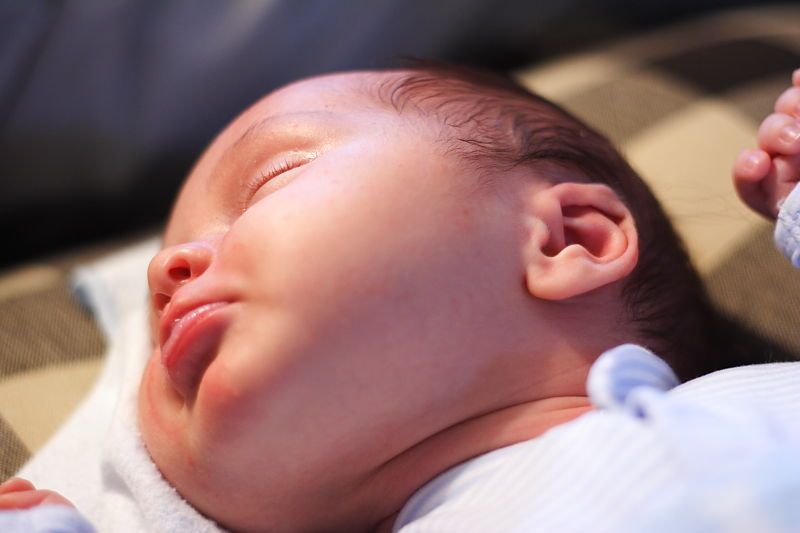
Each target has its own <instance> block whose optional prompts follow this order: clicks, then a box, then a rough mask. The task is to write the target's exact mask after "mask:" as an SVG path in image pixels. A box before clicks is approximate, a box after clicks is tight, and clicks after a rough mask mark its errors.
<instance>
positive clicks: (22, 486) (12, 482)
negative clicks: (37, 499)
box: [0, 477, 35, 495]
mask: <svg viewBox="0 0 800 533" xmlns="http://www.w3.org/2000/svg"><path fill="white" fill-rule="evenodd" d="M34 489H35V487H34V486H33V483H31V482H30V481H28V480H27V479H22V478H21V477H12V478H8V479H7V480H6V481H4V482H3V484H2V485H0V495H2V494H8V493H10V492H19V491H23V490H34Z"/></svg>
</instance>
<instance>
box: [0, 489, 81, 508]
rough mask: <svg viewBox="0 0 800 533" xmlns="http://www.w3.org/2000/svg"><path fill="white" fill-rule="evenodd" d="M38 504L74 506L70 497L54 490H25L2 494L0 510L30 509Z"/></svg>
mask: <svg viewBox="0 0 800 533" xmlns="http://www.w3.org/2000/svg"><path fill="white" fill-rule="evenodd" d="M37 505H68V506H70V507H73V505H72V503H71V502H70V501H69V500H68V499H66V498H65V497H63V496H62V495H60V494H59V493H57V492H53V491H52V490H23V491H18V492H10V493H7V494H3V495H2V496H0V510H3V509H30V508H31V507H36V506H37Z"/></svg>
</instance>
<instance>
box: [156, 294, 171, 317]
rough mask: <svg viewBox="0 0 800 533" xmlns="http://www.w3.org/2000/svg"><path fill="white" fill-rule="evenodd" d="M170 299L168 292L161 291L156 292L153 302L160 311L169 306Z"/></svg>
mask: <svg viewBox="0 0 800 533" xmlns="http://www.w3.org/2000/svg"><path fill="white" fill-rule="evenodd" d="M169 301H170V297H169V296H167V295H166V294H161V293H159V294H156V295H155V296H153V304H154V305H155V307H156V310H157V311H158V312H159V313H160V312H161V311H163V310H164V308H165V307H166V306H167V304H168V303H169Z"/></svg>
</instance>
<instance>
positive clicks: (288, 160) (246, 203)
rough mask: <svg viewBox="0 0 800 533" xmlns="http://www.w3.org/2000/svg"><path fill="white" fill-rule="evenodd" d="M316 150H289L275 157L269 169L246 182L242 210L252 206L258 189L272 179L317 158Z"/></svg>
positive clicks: (261, 171)
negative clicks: (251, 203)
mask: <svg viewBox="0 0 800 533" xmlns="http://www.w3.org/2000/svg"><path fill="white" fill-rule="evenodd" d="M316 157H317V153H316V152H288V153H285V154H281V155H280V156H278V157H277V158H273V159H272V162H271V163H270V165H269V166H268V167H267V170H259V172H258V173H257V174H256V175H255V176H254V177H252V178H250V179H249V180H248V181H247V182H246V183H245V184H244V195H243V198H242V201H241V205H240V211H241V212H244V211H245V210H247V208H248V207H250V202H251V201H252V199H253V197H254V196H255V195H256V193H257V192H258V190H259V189H260V188H261V187H263V186H264V185H265V184H266V183H268V182H269V181H271V180H272V179H274V178H276V177H278V176H280V175H281V174H283V173H285V172H289V171H290V170H294V169H296V168H298V167H301V166H303V165H305V164H308V163H310V162H311V161H313V160H314V159H316Z"/></svg>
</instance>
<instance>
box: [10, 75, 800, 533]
mask: <svg viewBox="0 0 800 533" xmlns="http://www.w3.org/2000/svg"><path fill="white" fill-rule="evenodd" d="M794 81H795V85H797V86H800V80H799V79H798V76H797V75H795V80H794ZM799 102H800V88H797V87H796V88H794V89H792V90H790V91H789V92H787V93H785V94H784V95H783V96H782V97H781V98H780V99H779V100H778V106H779V109H778V111H779V112H781V113H783V114H779V115H774V116H772V117H769V118H768V119H767V120H766V121H765V122H764V125H763V126H762V129H761V132H760V137H759V140H760V146H761V147H762V149H763V151H755V152H748V153H746V154H743V155H742V156H741V157H740V159H739V160H738V161H737V164H736V168H735V175H736V183H737V186H738V188H739V191H740V194H741V195H742V197H743V198H745V199H746V201H748V203H749V204H750V205H751V206H753V207H754V208H755V209H758V210H760V211H762V212H764V213H765V214H769V215H772V216H774V210H773V209H772V206H773V205H774V203H775V200H777V199H778V198H780V197H781V195H783V194H785V192H786V188H785V187H784V185H781V184H783V183H788V182H791V181H796V179H797V174H798V171H797V166H798V165H797V161H796V160H795V159H793V158H792V157H793V156H792V154H796V153H798V152H800V141H798V135H796V134H792V135H789V134H784V133H785V132H786V131H788V130H790V129H791V128H788V127H787V126H789V125H795V124H796V122H795V119H794V118H791V116H790V115H794V116H795V117H796V116H797V114H796V109H797V105H798V103H799ZM784 108H785V109H784ZM770 169H772V170H770ZM786 187H788V185H787V186H786ZM148 281H149V285H150V297H151V304H152V333H153V339H154V341H155V343H154V348H153V351H152V355H151V357H150V360H149V362H148V364H147V366H146V369H145V371H144V375H143V377H142V380H141V385H140V389H139V395H138V417H139V427H140V430H141V435H142V438H143V440H144V443H145V445H146V447H147V450H148V452H149V453H150V455H151V457H152V460H153V461H154V462H155V464H156V465H157V466H158V468H159V470H160V471H161V473H162V474H163V476H164V478H165V479H166V480H167V481H168V482H169V483H170V484H171V485H172V486H174V487H175V488H176V489H177V491H178V492H179V493H180V494H181V496H182V497H183V498H185V499H186V500H187V501H188V502H189V503H191V505H192V506H194V507H195V508H196V509H197V510H198V511H199V512H200V513H202V514H203V515H205V516H207V517H209V518H211V519H212V520H214V521H216V522H217V523H218V524H220V525H221V526H223V527H225V528H229V529H233V530H243V531H256V530H258V531H262V530H264V531H370V530H377V531H390V530H391V528H392V526H393V524H394V522H395V519H396V517H397V514H398V512H399V511H400V509H401V508H402V507H403V505H404V504H405V503H406V502H407V501H408V500H409V498H410V497H411V496H412V495H413V494H414V492H415V491H417V490H418V489H419V488H420V487H421V486H423V485H424V484H425V483H426V482H428V481H429V480H431V479H432V478H434V477H436V476H437V475H439V474H440V473H442V472H445V471H447V470H448V469H450V468H451V467H453V466H455V465H457V464H459V463H462V462H464V461H466V460H468V459H471V458H474V457H478V456H481V455H483V454H487V453H488V452H491V451H493V450H498V449H500V448H503V447H506V446H510V445H514V444H517V443H521V442H525V441H529V440H531V439H534V438H535V437H538V436H540V435H542V434H543V433H544V432H546V431H547V430H549V429H551V428H554V427H555V426H558V425H561V424H564V423H566V422H568V421H571V420H574V419H576V418H577V417H579V416H580V415H582V414H584V413H586V412H587V411H589V410H590V409H591V408H592V405H591V403H590V401H589V399H588V398H587V393H586V379H587V374H588V372H589V368H590V366H591V365H592V363H593V362H594V361H595V359H596V358H597V357H598V355H599V354H600V353H602V352H603V351H605V350H607V349H609V348H611V347H614V346H616V345H619V344H621V343H625V342H635V343H638V344H641V345H644V346H647V347H649V348H651V349H652V350H653V351H655V352H656V353H658V354H659V355H660V356H661V357H662V358H663V359H665V360H666V361H667V362H668V363H669V364H670V366H672V368H673V369H674V370H675V371H676V373H677V374H678V376H679V377H680V378H681V379H682V380H687V379H690V378H693V377H696V376H699V375H703V374H707V373H709V372H711V371H713V370H716V369H719V368H723V367H726V366H734V365H737V364H741V363H742V362H745V361H743V360H736V359H735V357H732V356H731V355H730V353H726V349H727V347H726V346H725V345H724V344H722V343H721V342H720V339H719V338H717V335H716V330H715V327H714V315H713V313H712V311H711V310H710V307H709V306H708V303H707V301H706V297H705V295H704V292H703V290H702V286H701V284H700V281H699V279H698V276H697V274H696V273H695V272H694V270H693V269H692V268H691V266H690V263H689V261H688V259H687V256H686V254H685V252H684V250H683V247H682V245H681V243H680V241H679V239H678V238H677V236H676V234H675V232H674V231H673V229H672V228H671V226H670V224H669V222H668V220H667V218H666V216H665V215H664V212H663V210H662V209H661V207H660V206H659V205H658V203H657V202H656V200H655V199H654V197H653V196H652V194H651V193H650V191H649V190H648V188H647V187H646V186H645V184H644V183H643V182H642V180H641V179H640V178H639V177H638V176H637V175H636V174H635V172H634V171H633V170H632V169H631V168H630V166H629V165H628V164H627V163H626V162H625V161H624V160H623V158H622V157H621V156H620V155H619V154H618V153H617V152H616V151H615V150H614V149H613V147H612V146H611V145H610V144H609V143H608V141H607V140H605V139H604V138H603V137H602V136H600V135H599V134H597V133H596V132H594V131H592V130H591V129H590V128H588V127H587V126H585V125H584V124H582V123H580V122H579V121H577V120H576V119H574V118H573V117H571V116H570V115H569V114H567V113H566V112H565V111H563V110H561V109H560V108H558V107H557V106H555V105H553V104H551V103H549V102H547V101H545V100H543V99H541V98H539V97H537V96H535V95H532V94H530V93H529V92H527V91H526V90H524V89H522V88H521V87H519V86H517V85H516V84H514V83H512V82H510V81H507V80H505V79H502V78H498V77H494V76H492V75H488V74H484V73H480V72H473V71H468V70H461V69H455V68H450V67H445V66H435V65H431V66H423V67H420V68H416V69H410V70H402V71H386V72H357V73H347V74H336V75H329V76H324V77H318V78H313V79H310V80H305V81H301V82H298V83H295V84H293V85H290V86H288V87H285V88H283V89H281V90H278V91H276V92H274V93H272V94H270V95H268V96H267V97H265V98H264V99H263V100H261V101H259V102H257V103H256V104H255V105H253V106H252V107H251V108H250V109H248V110H246V111H245V112H244V113H243V114H242V115H241V116H239V117H238V118H237V119H236V120H235V121H234V122H233V123H232V124H231V125H230V126H228V127H227V128H226V129H225V130H224V131H223V132H222V133H221V134H220V135H219V137H218V138H217V139H216V140H215V141H214V142H213V143H212V145H211V146H210V147H209V148H208V150H207V151H206V153H205V154H204V155H203V156H202V157H201V159H200V160H199V162H198V163H197V165H196V166H195V168H194V169H193V170H192V172H191V174H190V176H189V178H188V179H187V181H186V183H185V185H184V187H183V189H182V191H181V193H180V195H179V197H178V199H177V202H176V204H175V206H174V209H173V211H172V214H171V217H170V220H169V223H168V226H167V229H166V232H165V234H164V247H163V249H162V250H161V251H160V252H159V253H158V254H157V255H156V256H155V257H154V258H153V260H152V262H151V263H150V267H149V270H148ZM4 487H5V488H0V493H2V495H0V508H2V507H4V508H10V507H30V506H31V505H35V504H37V503H40V502H41V500H42V499H46V498H57V495H54V494H53V493H48V492H46V491H35V490H34V489H33V487H31V486H30V485H25V484H24V483H23V482H21V481H20V480H14V481H12V482H11V484H9V485H6V486H4ZM14 498H17V499H16V500H15V499H14ZM25 498H27V499H25ZM37 498H38V500H37ZM15 501H16V502H20V501H23V502H31V503H29V504H25V505H21V504H20V505H14V502H15ZM9 502H11V503H9Z"/></svg>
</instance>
